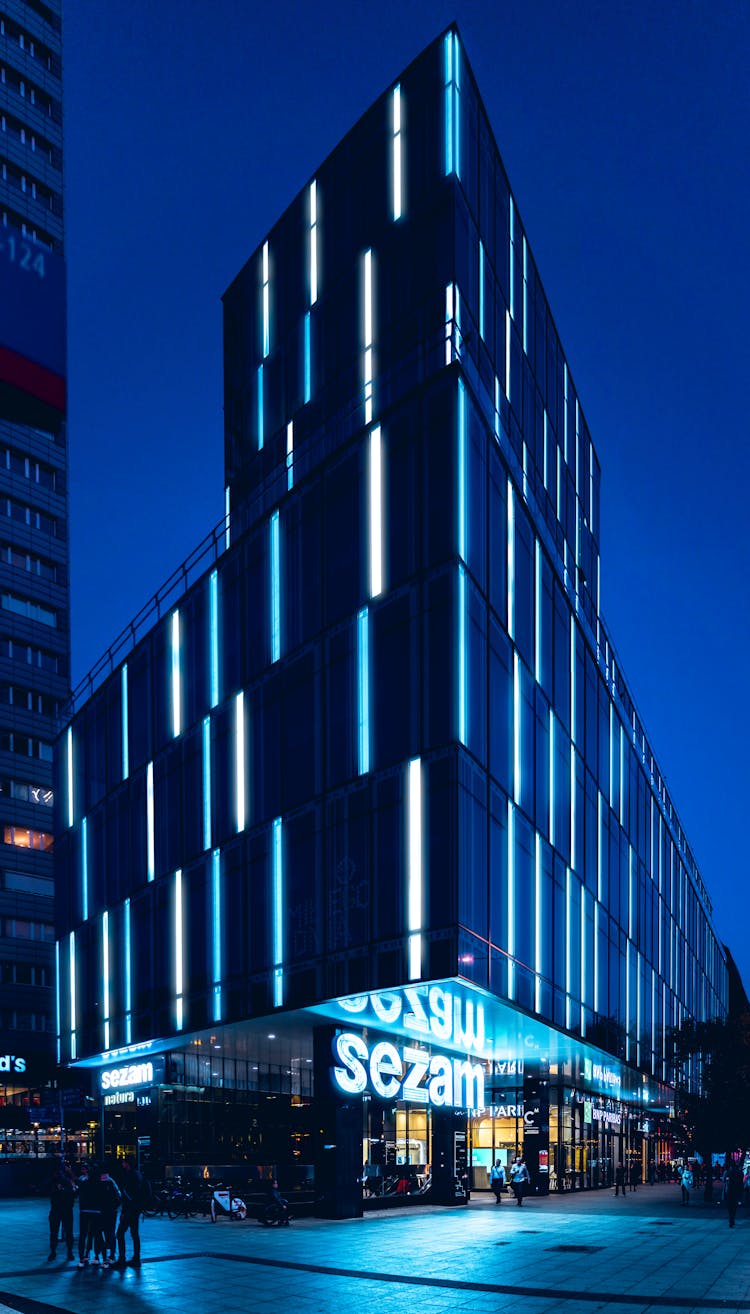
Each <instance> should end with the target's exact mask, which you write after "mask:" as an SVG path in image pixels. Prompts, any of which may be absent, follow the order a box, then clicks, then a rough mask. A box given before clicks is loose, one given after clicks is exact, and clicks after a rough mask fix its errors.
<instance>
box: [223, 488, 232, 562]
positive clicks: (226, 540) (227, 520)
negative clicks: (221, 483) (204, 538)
mask: <svg viewBox="0 0 750 1314" xmlns="http://www.w3.org/2000/svg"><path fill="white" fill-rule="evenodd" d="M229 504H230V490H229V484H227V486H226V488H225V489H224V551H225V552H228V551H229V543H230V539H231V535H230V518H231V517H230V511H229Z"/></svg>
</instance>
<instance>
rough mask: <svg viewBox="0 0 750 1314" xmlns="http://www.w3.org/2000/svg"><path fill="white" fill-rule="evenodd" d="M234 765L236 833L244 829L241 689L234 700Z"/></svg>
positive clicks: (243, 702) (243, 699)
mask: <svg viewBox="0 0 750 1314" xmlns="http://www.w3.org/2000/svg"><path fill="white" fill-rule="evenodd" d="M234 765H235V789H236V817H237V833H238V834H239V833H240V831H243V830H244V829H245V797H246V795H245V695H244V693H243V691H242V690H240V692H239V693H238V694H237V697H236V698H235V700H234Z"/></svg>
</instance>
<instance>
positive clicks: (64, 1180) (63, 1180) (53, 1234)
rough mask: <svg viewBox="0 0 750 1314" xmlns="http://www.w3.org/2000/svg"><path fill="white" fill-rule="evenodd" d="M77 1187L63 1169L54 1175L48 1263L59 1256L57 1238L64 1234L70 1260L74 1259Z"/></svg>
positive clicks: (50, 1193) (51, 1195)
mask: <svg viewBox="0 0 750 1314" xmlns="http://www.w3.org/2000/svg"><path fill="white" fill-rule="evenodd" d="M74 1198H75V1187H74V1186H73V1183H72V1182H71V1180H70V1178H69V1177H68V1176H67V1174H66V1173H64V1172H63V1170H62V1168H56V1169H55V1171H54V1173H53V1174H52V1181H51V1182H50V1190H49V1255H48V1256H47V1260H48V1262H50V1261H51V1260H53V1259H55V1257H56V1255H57V1237H58V1233H59V1231H60V1228H61V1227H62V1234H63V1237H64V1239H65V1244H66V1246H67V1248H68V1259H72V1258H73V1200H74Z"/></svg>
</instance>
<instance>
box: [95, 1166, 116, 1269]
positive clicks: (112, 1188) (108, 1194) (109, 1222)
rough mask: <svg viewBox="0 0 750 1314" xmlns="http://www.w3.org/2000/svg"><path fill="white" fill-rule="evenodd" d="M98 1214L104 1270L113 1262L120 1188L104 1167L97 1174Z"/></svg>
mask: <svg viewBox="0 0 750 1314" xmlns="http://www.w3.org/2000/svg"><path fill="white" fill-rule="evenodd" d="M97 1193H98V1197H99V1212H100V1214H101V1217H102V1238H103V1241H104V1253H103V1256H102V1264H103V1266H104V1268H109V1265H110V1263H114V1260H115V1230H116V1228H117V1214H118V1211H119V1208H120V1188H119V1186H118V1185H117V1182H115V1181H113V1180H112V1178H111V1177H110V1175H109V1170H108V1169H107V1167H106V1165H105V1166H104V1167H103V1168H102V1170H101V1172H100V1173H99V1183H98V1192H97Z"/></svg>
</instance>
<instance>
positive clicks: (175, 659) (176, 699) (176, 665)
mask: <svg viewBox="0 0 750 1314" xmlns="http://www.w3.org/2000/svg"><path fill="white" fill-rule="evenodd" d="M171 652H172V662H171V666H172V737H173V738H174V739H177V738H178V736H179V735H180V733H181V731H182V675H181V671H180V613H179V611H177V610H175V611H173V612H172V624H171Z"/></svg>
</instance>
